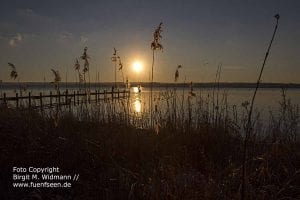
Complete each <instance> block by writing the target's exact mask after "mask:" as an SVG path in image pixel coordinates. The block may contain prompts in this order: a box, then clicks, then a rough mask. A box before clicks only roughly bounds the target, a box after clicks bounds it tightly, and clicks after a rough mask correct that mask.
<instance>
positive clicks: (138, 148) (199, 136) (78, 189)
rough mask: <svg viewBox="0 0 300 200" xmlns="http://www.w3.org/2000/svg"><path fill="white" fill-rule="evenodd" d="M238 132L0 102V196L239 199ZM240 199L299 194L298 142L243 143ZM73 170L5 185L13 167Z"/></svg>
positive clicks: (220, 128) (7, 197)
mask: <svg viewBox="0 0 300 200" xmlns="http://www.w3.org/2000/svg"><path fill="white" fill-rule="evenodd" d="M242 145H243V138H242V137H241V136H240V134H236V132H235V131H234V130H231V129H230V128H224V127H218V126H214V127H212V126H211V125H210V124H205V125H203V126H202V128H201V129H198V130H195V129H193V130H189V131H188V132H187V131H185V132H182V131H180V129H174V128H172V126H170V125H168V126H166V127H165V128H164V127H162V128H161V130H160V133H159V135H157V134H155V132H154V131H151V130H142V129H138V128H135V127H132V126H130V125H124V124H121V123H117V122H113V121H112V122H109V123H108V122H99V121H95V120H92V119H90V120H78V119H77V118H76V117H75V116H74V115H72V114H70V113H65V114H62V115H61V117H60V118H59V120H54V119H53V118H52V117H49V116H42V115H41V114H39V113H38V112H36V111H33V110H28V109H20V110H14V109H9V108H7V107H1V111H0V169H1V172H0V180H1V182H0V199H239V198H240V192H241V169H242ZM249 154H250V155H251V156H249V159H248V161H247V167H248V169H247V181H246V183H247V184H246V197H247V199H299V198H300V193H299V185H297V184H296V183H299V175H300V174H299V173H300V172H299V166H300V163H299V143H298V142H295V141H294V142H288V143H287V142H280V141H276V142H274V141H273V142H270V141H267V140H265V141H264V140H260V141H256V140H255V141H254V140H253V141H252V142H251V141H250V142H249ZM14 166H15V167H29V166H35V167H59V168H60V171H61V174H72V175H73V174H75V173H78V174H80V177H79V180H78V181H77V182H72V187H71V188H67V189H66V188H60V189H58V188H51V189H50V188H13V187H12V182H13V180H12V174H13V173H12V168H13V167H14Z"/></svg>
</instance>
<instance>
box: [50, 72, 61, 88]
mask: <svg viewBox="0 0 300 200" xmlns="http://www.w3.org/2000/svg"><path fill="white" fill-rule="evenodd" d="M51 71H52V73H53V75H54V81H53V82H51V83H53V84H54V86H55V89H56V90H57V93H58V92H59V82H60V81H61V77H60V74H59V71H58V70H54V69H51Z"/></svg>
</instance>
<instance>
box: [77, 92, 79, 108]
mask: <svg viewBox="0 0 300 200" xmlns="http://www.w3.org/2000/svg"><path fill="white" fill-rule="evenodd" d="M77 105H79V91H78V90H77Z"/></svg>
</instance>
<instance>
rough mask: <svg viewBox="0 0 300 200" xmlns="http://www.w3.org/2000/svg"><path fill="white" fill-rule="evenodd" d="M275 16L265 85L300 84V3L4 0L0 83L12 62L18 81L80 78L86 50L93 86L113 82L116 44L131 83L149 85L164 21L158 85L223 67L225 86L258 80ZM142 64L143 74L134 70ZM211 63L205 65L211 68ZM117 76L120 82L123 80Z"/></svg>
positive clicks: (202, 78)
mask: <svg viewBox="0 0 300 200" xmlns="http://www.w3.org/2000/svg"><path fill="white" fill-rule="evenodd" d="M276 13H279V14H280V15H281V18H280V20H279V27H278V32H277V35H276V37H275V40H274V43H273V46H272V49H271V54H270V56H269V60H268V62H267V65H266V68H265V72H264V75H263V78H262V80H263V82H284V83H287V82H292V83H300V1H299V0H243V1H241V0H226V1H225V0H223V1H221V0H215V1H212V0H205V1H201V0H193V1H192V0H186V1H183V0H182V1H179V0H151V1H150V0H149V1H145V0H123V1H121V0H120V1H118V0H115V1H111V0H107V1H96V0H95V1H89V0H80V1H78V0H72V1H56V0H51V1H50V0H49V1H41V0H35V1H34V0H26V1H25V0H10V1H2V2H1V7H0V79H2V80H3V81H11V80H10V79H9V73H10V68H9V66H8V65H7V63H8V62H11V63H14V64H15V66H16V68H17V71H18V73H19V77H20V81H43V77H44V76H45V77H46V81H51V80H52V74H51V71H50V69H51V68H53V69H57V70H59V71H60V73H61V76H62V79H63V81H64V80H65V76H66V72H68V81H75V77H76V73H75V71H74V67H73V66H74V62H75V59H76V58H78V57H79V56H81V54H82V52H83V49H84V47H85V46H87V47H88V51H87V52H88V54H89V56H90V57H91V59H90V74H91V81H94V80H95V78H96V72H99V73H100V81H105V82H111V81H114V65H113V63H112V61H111V59H110V58H111V56H112V53H113V48H114V47H115V48H116V49H117V50H118V52H119V55H120V56H121V59H122V61H123V63H124V75H125V76H128V77H129V80H131V81H148V80H149V72H150V68H151V61H152V51H151V49H150V43H151V41H152V39H153V31H154V29H155V27H156V26H157V25H158V24H159V23H160V22H163V33H162V36H163V38H162V40H161V43H162V45H163V46H164V51H163V52H156V54H155V59H156V61H155V66H154V80H155V81H161V82H173V81H174V73H175V70H176V67H177V65H179V64H181V65H182V66H183V67H182V69H180V77H179V81H183V80H184V77H186V80H187V81H194V82H210V81H213V80H214V77H215V72H216V70H217V66H218V64H219V63H222V64H223V69H222V74H221V81H222V82H255V81H256V77H257V74H258V69H259V68H260V66H261V64H262V61H263V58H264V55H265V52H266V49H267V46H268V44H269V42H270V39H271V36H272V33H273V30H274V26H275V22H276V20H275V18H274V17H273V16H274V15H275V14H276ZM136 61H138V62H140V63H141V65H142V69H141V71H140V72H139V73H137V72H136V71H134V70H133V68H134V67H133V66H134V64H133V63H134V62H136ZM206 63H208V64H206ZM121 80H122V78H121V73H120V72H118V81H121Z"/></svg>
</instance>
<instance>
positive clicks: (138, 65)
mask: <svg viewBox="0 0 300 200" xmlns="http://www.w3.org/2000/svg"><path fill="white" fill-rule="evenodd" d="M132 66H133V71H135V72H136V73H140V72H141V71H142V70H143V64H142V63H141V62H140V61H134V63H133V65H132Z"/></svg>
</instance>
